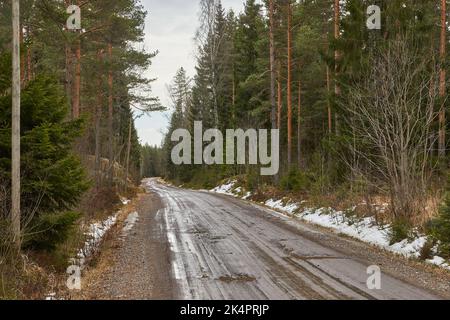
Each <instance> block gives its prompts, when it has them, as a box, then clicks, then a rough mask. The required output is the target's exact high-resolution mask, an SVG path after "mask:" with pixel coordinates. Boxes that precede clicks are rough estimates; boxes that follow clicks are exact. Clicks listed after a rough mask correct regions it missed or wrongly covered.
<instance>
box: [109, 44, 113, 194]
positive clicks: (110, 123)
mask: <svg viewBox="0 0 450 320" xmlns="http://www.w3.org/2000/svg"><path fill="white" fill-rule="evenodd" d="M108 57H109V71H108V148H109V179H108V184H109V187H110V188H112V186H113V180H114V132H113V112H114V110H113V102H114V100H113V99H114V97H113V71H112V44H111V42H110V43H108Z"/></svg>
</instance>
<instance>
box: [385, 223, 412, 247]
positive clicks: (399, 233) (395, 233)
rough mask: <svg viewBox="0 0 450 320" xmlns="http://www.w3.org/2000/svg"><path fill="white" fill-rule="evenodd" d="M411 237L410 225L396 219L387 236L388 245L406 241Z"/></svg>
mask: <svg viewBox="0 0 450 320" xmlns="http://www.w3.org/2000/svg"><path fill="white" fill-rule="evenodd" d="M410 235H411V223H410V222H409V221H407V220H406V219H396V220H395V221H394V222H393V223H392V230H391V232H390V235H389V240H390V245H393V244H395V243H398V242H401V241H403V240H405V239H408V238H409V237H410Z"/></svg>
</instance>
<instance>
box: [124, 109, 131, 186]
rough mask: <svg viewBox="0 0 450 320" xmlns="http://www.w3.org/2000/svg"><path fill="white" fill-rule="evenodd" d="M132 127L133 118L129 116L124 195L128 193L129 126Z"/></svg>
mask: <svg viewBox="0 0 450 320" xmlns="http://www.w3.org/2000/svg"><path fill="white" fill-rule="evenodd" d="M132 125H133V117H132V116H130V123H129V124H128V145H127V161H126V174H125V193H127V192H128V174H129V171H130V155H131V126H132Z"/></svg>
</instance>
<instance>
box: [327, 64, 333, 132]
mask: <svg viewBox="0 0 450 320" xmlns="http://www.w3.org/2000/svg"><path fill="white" fill-rule="evenodd" d="M330 92H331V80H330V67H329V66H327V93H328V97H329V96H330ZM327 100H328V101H327V109H328V134H330V135H331V133H332V131H333V116H332V111H331V103H330V98H328V99H327Z"/></svg>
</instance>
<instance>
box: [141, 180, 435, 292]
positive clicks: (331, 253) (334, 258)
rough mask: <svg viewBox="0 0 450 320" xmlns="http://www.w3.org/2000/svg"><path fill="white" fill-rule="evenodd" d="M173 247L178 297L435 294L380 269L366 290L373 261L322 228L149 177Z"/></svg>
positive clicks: (163, 230)
mask: <svg viewBox="0 0 450 320" xmlns="http://www.w3.org/2000/svg"><path fill="white" fill-rule="evenodd" d="M146 187H147V189H148V191H149V192H153V193H155V194H157V195H158V196H159V198H160V199H161V202H162V209H160V210H159V211H158V213H157V215H156V220H157V222H158V224H159V226H160V230H161V234H165V235H166V237H165V239H161V241H168V242H169V245H170V249H171V250H170V251H171V253H170V257H171V258H170V260H171V268H172V277H173V278H174V281H175V283H176V285H175V287H177V289H176V291H177V292H176V294H175V297H176V298H177V299H238V300H241V299H242V300H248V299H251V300H259V299H271V300H278V299H301V300H303V299H435V298H437V296H434V295H432V294H431V293H429V292H428V291H426V290H425V289H422V288H419V287H416V286H413V285H411V284H409V283H406V282H404V281H401V280H398V279H396V278H394V277H392V276H389V275H386V274H382V276H381V289H380V290H369V289H368V287H367V279H368V274H367V268H368V267H369V266H370V263H368V262H365V261H363V260H360V259H359V258H357V257H354V256H353V255H352V254H351V253H346V252H345V250H342V248H341V249H340V250H339V251H338V250H335V249H333V246H332V244H330V243H329V242H327V240H326V239H327V237H324V240H323V241H321V240H320V239H321V233H322V231H318V230H317V229H315V228H312V227H310V226H308V225H305V224H303V223H301V222H299V221H293V220H292V219H290V218H288V217H284V216H283V215H281V214H278V213H276V212H274V211H272V210H268V209H265V208H262V207H259V206H256V205H253V204H251V203H247V202H244V201H241V200H238V199H233V198H231V197H227V196H222V195H216V194H211V193H208V192H201V191H191V190H184V189H179V188H174V187H169V186H166V185H162V184H159V183H158V182H157V181H156V180H148V181H147V182H146Z"/></svg>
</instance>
